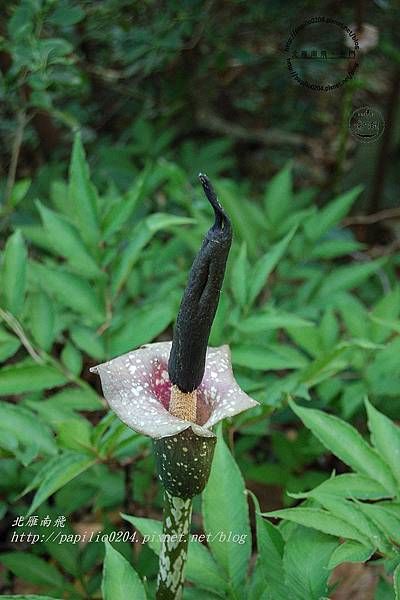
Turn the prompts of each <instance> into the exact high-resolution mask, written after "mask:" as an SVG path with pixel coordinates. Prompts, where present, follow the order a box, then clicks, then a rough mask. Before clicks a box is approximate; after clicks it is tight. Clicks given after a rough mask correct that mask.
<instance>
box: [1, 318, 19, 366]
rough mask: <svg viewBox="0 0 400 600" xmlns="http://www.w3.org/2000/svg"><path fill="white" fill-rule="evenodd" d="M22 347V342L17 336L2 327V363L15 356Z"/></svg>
mask: <svg viewBox="0 0 400 600" xmlns="http://www.w3.org/2000/svg"><path fill="white" fill-rule="evenodd" d="M20 346H21V342H20V341H19V339H18V338H17V337H16V336H15V335H12V334H11V333H8V331H6V330H5V329H3V327H0V362H3V361H5V360H7V358H10V356H13V355H14V354H15V353H16V351H17V350H18V348H19V347H20Z"/></svg>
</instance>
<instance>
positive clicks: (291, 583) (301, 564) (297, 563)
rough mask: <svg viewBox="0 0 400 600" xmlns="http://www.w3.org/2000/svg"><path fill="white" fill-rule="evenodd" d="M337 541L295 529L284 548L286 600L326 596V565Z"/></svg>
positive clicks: (321, 534) (299, 528)
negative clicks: (288, 599) (287, 599)
mask: <svg viewBox="0 0 400 600" xmlns="http://www.w3.org/2000/svg"><path fill="white" fill-rule="evenodd" d="M336 546H337V541H336V540H335V539H333V538H332V537H330V536H328V535H325V534H323V533H320V532H315V531H311V530H310V529H304V528H302V527H297V528H296V529H295V530H294V531H293V533H292V534H291V535H290V537H289V538H288V540H287V541H286V544H285V550H284V554H283V564H284V568H285V582H286V586H287V598H290V600H320V599H321V597H322V596H324V595H325V594H327V592H328V590H327V588H328V578H329V575H330V573H329V570H328V568H327V567H328V564H329V560H330V558H331V556H332V553H333V551H334V550H335V548H336Z"/></svg>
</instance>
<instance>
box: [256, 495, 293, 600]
mask: <svg viewBox="0 0 400 600" xmlns="http://www.w3.org/2000/svg"><path fill="white" fill-rule="evenodd" d="M249 494H250V496H251V498H252V499H253V502H254V508H255V513H256V514H255V518H256V532H257V550H258V556H257V565H258V568H259V569H260V571H261V576H262V582H263V585H262V589H265V588H267V589H268V591H269V593H270V594H271V596H272V597H273V598H274V599H275V600H287V589H286V586H285V573H284V569H283V549H284V541H283V538H282V535H281V533H280V531H279V529H278V528H277V527H275V526H274V525H272V523H270V522H269V521H267V520H266V519H263V518H262V516H261V511H260V505H259V503H258V500H257V498H256V496H255V495H254V494H253V493H252V492H249Z"/></svg>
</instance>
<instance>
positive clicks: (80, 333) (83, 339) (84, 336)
mask: <svg viewBox="0 0 400 600" xmlns="http://www.w3.org/2000/svg"><path fill="white" fill-rule="evenodd" d="M70 335H71V338H72V341H73V342H74V344H76V346H78V348H80V349H81V350H83V351H84V352H86V354H88V355H89V356H91V357H93V358H97V359H100V360H102V359H104V358H105V356H106V347H105V343H104V338H103V337H101V335H99V334H98V333H97V332H96V331H95V330H94V329H90V328H89V327H85V326H84V325H74V326H73V327H71V329H70Z"/></svg>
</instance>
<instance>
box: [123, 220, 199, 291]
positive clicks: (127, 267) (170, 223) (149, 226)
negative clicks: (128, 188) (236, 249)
mask: <svg viewBox="0 0 400 600" xmlns="http://www.w3.org/2000/svg"><path fill="white" fill-rule="evenodd" d="M188 223H193V219H190V218H187V217H178V216H175V215H168V214H164V213H155V214H153V215H150V216H149V217H147V218H146V219H145V220H144V221H140V223H137V224H136V225H135V227H134V228H133V230H132V234H131V241H130V242H129V243H128V245H127V246H126V248H125V249H124V250H123V251H122V253H121V256H120V258H119V259H118V261H117V264H116V266H115V267H114V268H113V273H112V291H113V293H114V294H117V293H118V292H119V290H120V289H121V287H122V286H123V285H124V284H125V282H126V280H127V278H128V276H129V273H130V272H131V270H132V267H133V266H134V265H135V263H136V262H137V260H138V259H139V257H140V253H141V251H142V250H143V248H144V247H145V246H146V245H147V244H148V243H149V241H150V240H151V238H152V237H153V236H154V235H155V234H156V233H157V232H158V231H160V230H162V229H169V228H170V227H174V226H177V225H186V224H188Z"/></svg>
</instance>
